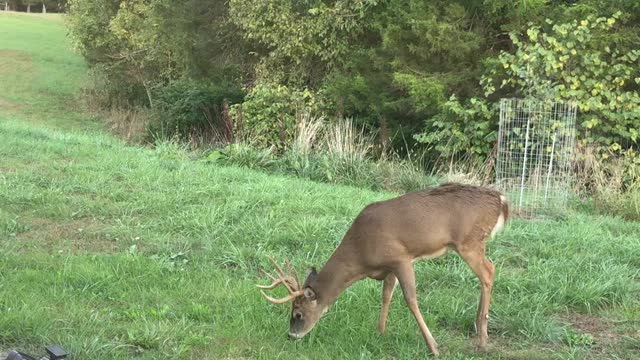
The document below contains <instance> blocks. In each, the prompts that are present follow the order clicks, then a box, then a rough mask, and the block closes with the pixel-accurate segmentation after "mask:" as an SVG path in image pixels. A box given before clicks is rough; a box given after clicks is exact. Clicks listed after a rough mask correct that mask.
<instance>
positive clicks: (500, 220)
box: [491, 195, 507, 237]
mask: <svg viewBox="0 0 640 360" xmlns="http://www.w3.org/2000/svg"><path fill="white" fill-rule="evenodd" d="M506 201H507V198H506V197H504V195H500V204H501V205H502V204H504V203H505V202H506ZM503 228H504V214H503V213H502V208H501V209H500V216H498V221H496V225H495V226H494V227H493V229H492V230H491V237H493V236H494V235H495V234H496V233H498V231H500V230H502V229H503Z"/></svg>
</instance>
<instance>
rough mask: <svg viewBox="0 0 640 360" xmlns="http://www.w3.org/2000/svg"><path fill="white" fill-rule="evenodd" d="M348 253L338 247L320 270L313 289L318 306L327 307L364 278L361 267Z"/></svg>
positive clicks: (345, 249)
mask: <svg viewBox="0 0 640 360" xmlns="http://www.w3.org/2000/svg"><path fill="white" fill-rule="evenodd" d="M350 253H351V252H350V251H348V248H346V247H344V246H342V245H341V246H339V247H338V248H337V249H336V251H335V252H334V253H333V255H331V257H330V258H329V260H328V261H327V263H326V264H325V265H324V267H323V268H322V270H320V273H319V274H318V279H317V282H316V284H315V288H314V290H316V292H317V293H318V295H319V296H318V302H320V304H322V305H324V306H326V307H329V306H330V305H331V304H333V303H334V302H335V301H336V299H337V298H338V296H339V295H340V293H342V291H344V290H345V289H346V288H348V287H349V286H351V284H353V283H354V282H356V281H358V280H360V279H362V278H363V277H364V273H363V271H362V267H361V266H360V264H358V263H356V262H354V257H353V256H351V255H350Z"/></svg>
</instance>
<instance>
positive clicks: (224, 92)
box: [150, 80, 243, 140]
mask: <svg viewBox="0 0 640 360" xmlns="http://www.w3.org/2000/svg"><path fill="white" fill-rule="evenodd" d="M154 98H155V99H156V103H155V106H154V109H153V118H154V123H153V126H152V127H151V129H150V132H151V133H152V134H155V135H158V134H161V135H163V136H166V137H174V136H178V137H179V138H181V139H183V140H185V139H188V138H189V136H192V135H194V134H196V135H197V134H200V135H204V134H208V133H211V132H213V133H217V134H219V135H222V134H224V133H225V132H226V131H228V130H233V129H226V128H225V127H226V126H228V124H226V123H225V119H223V117H222V112H223V111H222V109H223V105H224V103H225V102H226V103H227V104H236V103H240V102H242V98H243V93H242V91H241V90H240V89H238V88H236V87H234V86H233V85H230V84H206V83H201V82H197V81H193V80H180V81H176V82H173V83H171V84H170V85H167V86H165V87H163V88H160V89H158V90H157V91H156V92H155V95H154Z"/></svg>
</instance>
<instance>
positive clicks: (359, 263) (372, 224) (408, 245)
mask: <svg viewBox="0 0 640 360" xmlns="http://www.w3.org/2000/svg"><path fill="white" fill-rule="evenodd" d="M508 218H509V205H508V202H507V199H506V197H505V196H504V195H503V194H502V193H501V192H499V191H498V190H494V189H491V188H488V187H480V186H472V185H462V184H458V183H446V184H443V185H440V186H438V187H435V188H430V189H426V190H421V191H416V192H411V193H407V194H404V195H401V196H398V197H395V198H392V199H389V200H384V201H379V202H374V203H372V204H369V205H367V206H366V207H365V208H364V209H363V210H362V211H361V212H360V214H358V215H357V217H356V218H355V220H353V222H352V224H351V227H350V228H349V230H348V231H347V232H346V234H345V235H344V237H343V239H342V241H341V243H340V244H339V245H338V247H337V248H336V249H335V250H334V251H333V253H332V255H331V256H330V257H329V259H328V260H327V262H326V263H325V265H324V266H323V267H322V269H321V270H320V271H319V272H318V271H317V270H316V268H315V267H312V268H311V269H310V270H309V274H308V275H307V278H306V280H305V281H304V283H302V284H300V281H299V278H298V277H297V275H296V274H295V273H294V271H293V270H292V269H291V264H290V262H289V261H288V260H287V262H286V263H287V265H288V266H289V271H288V272H285V271H284V270H283V268H282V267H281V266H279V265H278V263H277V262H276V261H275V260H274V259H273V258H271V261H272V262H273V264H274V265H275V267H276V273H277V276H272V275H270V274H269V273H268V272H266V271H265V272H264V273H265V274H266V275H267V276H268V277H269V278H270V279H271V281H272V283H271V284H270V285H266V286H265V285H257V286H258V288H260V289H262V290H260V291H261V293H262V295H263V296H264V297H265V298H266V299H267V300H268V301H270V302H272V303H274V304H284V303H287V302H289V301H291V303H292V307H291V317H290V321H289V337H290V338H293V339H300V338H302V337H304V336H305V335H306V334H308V333H309V332H310V331H311V330H312V329H313V328H314V326H315V325H316V324H317V322H318V320H319V319H320V318H321V317H322V315H324V314H325V313H326V312H327V310H328V309H329V307H330V306H331V305H333V303H334V302H335V301H336V300H337V298H338V296H339V295H340V294H341V293H342V292H343V291H344V290H345V289H347V288H348V287H349V286H351V285H353V284H354V283H355V282H357V281H360V280H362V279H365V278H371V279H375V280H378V281H382V282H383V285H382V307H381V310H380V317H379V321H378V331H379V332H380V333H381V334H384V332H385V327H386V323H387V316H388V314H389V305H390V304H391V298H392V296H393V293H394V289H395V288H396V285H397V283H400V287H401V289H402V293H403V295H404V300H405V302H406V304H407V306H408V307H409V310H410V311H411V313H412V314H413V316H414V318H415V320H416V321H417V323H418V327H419V328H420V332H421V333H422V337H423V338H424V341H425V342H426V345H427V347H428V348H429V350H430V352H431V353H432V354H433V355H434V356H437V355H438V354H439V351H438V344H437V343H436V341H435V339H434V338H433V336H432V334H431V332H430V331H429V328H428V327H427V324H426V323H425V321H424V318H423V317H422V314H421V312H420V309H419V307H418V300H417V295H416V279H415V273H414V269H413V263H414V262H415V261H417V260H422V259H434V258H437V257H440V256H443V255H444V254H445V253H447V252H448V251H449V250H454V251H455V252H456V253H458V255H459V256H460V257H461V258H462V259H463V260H464V261H465V262H466V263H467V265H468V266H469V267H470V268H471V270H472V271H473V273H475V275H476V276H477V278H478V279H479V281H480V285H481V293H480V301H479V304H478V311H477V315H476V322H475V324H476V331H477V335H478V340H479V341H478V347H479V349H481V350H482V349H486V347H487V342H488V334H487V326H488V320H489V304H490V302H491V290H492V287H493V279H494V270H495V267H494V265H493V264H492V263H491V261H489V259H488V258H487V257H486V254H485V246H486V242H487V240H488V239H489V238H492V237H493V236H494V235H495V234H496V233H497V232H499V231H500V230H502V229H503V228H504V226H505V224H506V222H507V220H508ZM280 285H283V286H284V287H285V288H286V289H287V291H288V295H287V296H286V297H284V298H273V297H271V296H269V295H267V294H266V293H265V292H264V290H271V289H274V288H276V287H278V286H280Z"/></svg>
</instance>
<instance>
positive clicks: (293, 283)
mask: <svg viewBox="0 0 640 360" xmlns="http://www.w3.org/2000/svg"><path fill="white" fill-rule="evenodd" d="M269 260H271V262H272V263H273V265H275V267H276V272H277V273H278V278H275V277H273V276H271V275H270V274H269V273H267V272H266V271H264V270H263V271H262V272H263V273H264V274H265V275H267V276H268V277H269V278H270V279H271V280H272V283H271V285H256V286H257V287H258V288H260V289H266V290H271V289H274V288H275V287H276V286H278V285H280V284H282V285H284V287H286V288H287V291H288V292H289V295H288V296H286V297H283V298H282V299H276V298H272V297H271V296H269V295H267V294H265V293H264V291H262V290H260V293H261V294H262V296H264V297H265V298H266V299H267V300H269V301H271V302H272V303H274V304H284V303H286V302H287V301H291V300H293V299H295V298H297V297H298V296H300V295H302V294H303V293H304V290H302V289H300V283H299V281H298V280H297V275H296V276H295V277H294V275H288V274H286V273H285V272H284V270H282V268H281V267H280V265H278V263H277V262H276V261H275V260H274V259H273V258H272V257H269ZM286 264H287V267H288V268H289V272H290V273H294V271H293V268H292V266H291V264H290V263H289V261H288V260H286Z"/></svg>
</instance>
